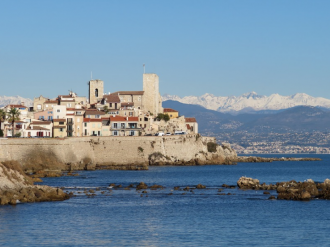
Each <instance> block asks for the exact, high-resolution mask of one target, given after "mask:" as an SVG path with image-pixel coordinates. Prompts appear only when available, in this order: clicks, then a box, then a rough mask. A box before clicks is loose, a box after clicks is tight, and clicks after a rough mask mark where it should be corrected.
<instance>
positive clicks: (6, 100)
mask: <svg viewBox="0 0 330 247" xmlns="http://www.w3.org/2000/svg"><path fill="white" fill-rule="evenodd" d="M22 102H23V103H24V105H25V106H32V105H33V100H31V99H28V98H23V97H20V96H18V95H17V96H0V107H3V106H6V105H19V104H21V103H22Z"/></svg>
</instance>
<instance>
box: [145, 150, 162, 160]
mask: <svg viewBox="0 0 330 247" xmlns="http://www.w3.org/2000/svg"><path fill="white" fill-rule="evenodd" d="M152 157H154V158H155V159H161V158H163V157H164V155H163V154H162V153H161V152H154V153H152V154H150V155H149V157H148V158H149V160H150V159H151V158H152Z"/></svg>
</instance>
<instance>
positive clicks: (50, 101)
mask: <svg viewBox="0 0 330 247" xmlns="http://www.w3.org/2000/svg"><path fill="white" fill-rule="evenodd" d="M52 103H56V104H57V103H58V102H57V100H46V101H45V103H44V104H52Z"/></svg>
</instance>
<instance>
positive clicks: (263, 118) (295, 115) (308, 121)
mask: <svg viewBox="0 0 330 247" xmlns="http://www.w3.org/2000/svg"><path fill="white" fill-rule="evenodd" d="M163 106H164V107H168V108H173V109H176V110H178V111H179V113H180V115H184V116H189V117H195V118H196V120H197V121H198V123H199V130H200V132H201V133H204V134H211V133H220V132H233V131H247V132H259V133H260V132H264V133H270V132H278V133H290V132H304V131H306V132H312V131H329V130H330V125H329V123H330V112H329V111H324V110H322V109H321V108H317V107H312V106H297V107H293V108H290V109H286V110H283V111H280V112H277V113H271V114H269V113H268V114H240V115H237V116H233V115H230V114H224V113H221V112H217V111H213V110H208V109H205V108H204V107H201V106H199V105H189V104H183V103H180V102H177V101H171V100H169V101H165V102H163Z"/></svg>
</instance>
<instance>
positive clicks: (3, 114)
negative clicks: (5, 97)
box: [0, 109, 7, 136]
mask: <svg viewBox="0 0 330 247" xmlns="http://www.w3.org/2000/svg"><path fill="white" fill-rule="evenodd" d="M6 115H7V114H6V111H4V110H3V109H0V133H1V123H2V122H3V121H5V120H6ZM0 136H1V134H0Z"/></svg>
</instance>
